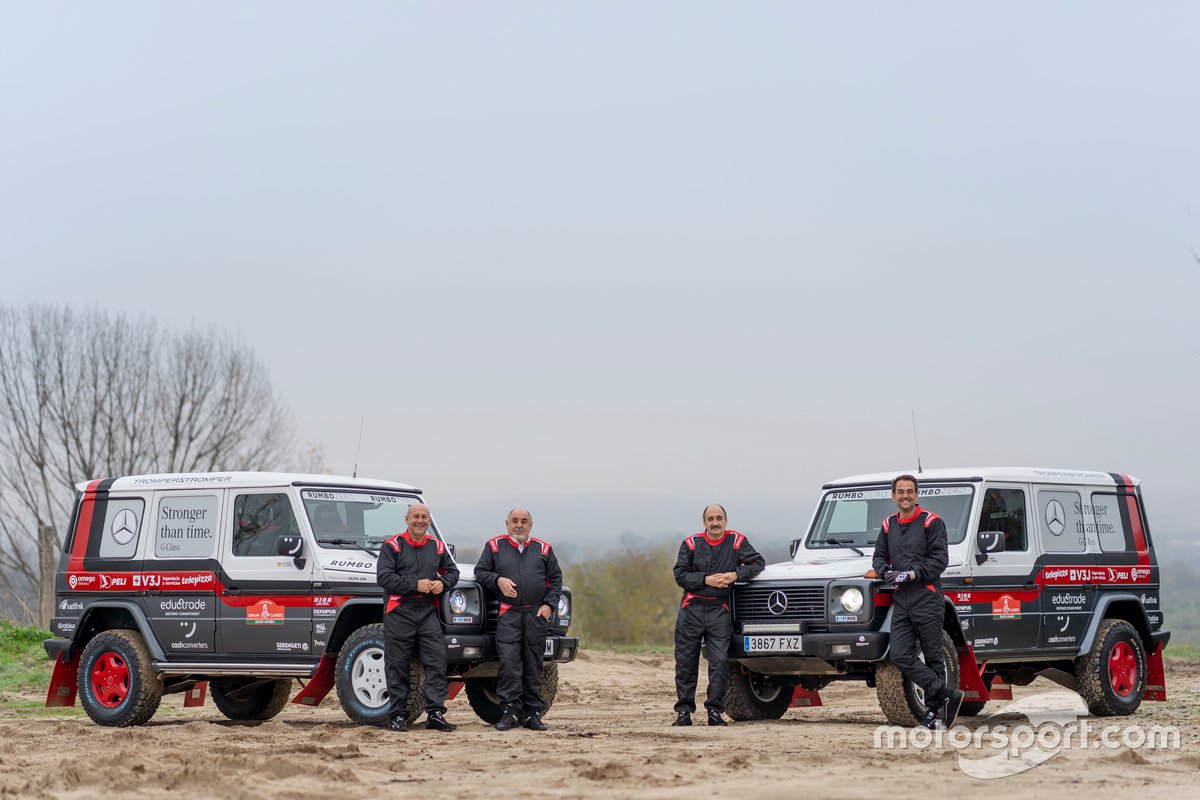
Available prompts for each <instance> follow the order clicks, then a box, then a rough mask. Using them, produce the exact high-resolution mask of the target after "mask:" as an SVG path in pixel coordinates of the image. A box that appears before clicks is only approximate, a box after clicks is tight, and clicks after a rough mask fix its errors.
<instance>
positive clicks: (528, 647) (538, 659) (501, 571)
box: [475, 508, 562, 731]
mask: <svg viewBox="0 0 1200 800" xmlns="http://www.w3.org/2000/svg"><path fill="white" fill-rule="evenodd" d="M505 524H506V526H507V527H508V533H507V534H506V535H504V536H497V537H496V538H495V539H490V540H489V541H487V542H486V543H485V544H484V545H483V552H482V553H481V554H480V556H479V563H478V564H476V565H475V580H477V581H478V582H479V583H480V584H481V585H482V586H483V587H484V588H485V589H487V590H489V591H491V592H499V594H500V618H499V620H497V622H496V650H497V651H498V654H499V656H500V674H499V675H498V676H497V678H496V692H497V694H499V695H500V703H501V705H502V706H503V711H502V712H501V715H500V721H499V722H497V723H496V730H498V731H507V730H512V729H513V728H515V727H517V726H518V725H521V724H522V720H524V725H525V727H526V728H530V729H531V730H535V731H544V730H546V724H545V723H544V722H542V709H543V707H544V704H543V703H542V657H543V655H544V654H545V652H546V630H547V626H548V625H549V623H550V616H551V615H552V614H553V613H554V608H555V606H557V605H558V598H559V597H561V596H562V570H561V569H559V566H558V557H557V556H555V555H554V551H553V550H552V549H551V548H550V545H549V544H547V543H546V542H543V541H542V540H541V539H535V538H533V537H532V536H530V535H529V533H530V531H531V530H533V515H532V514H530V513H529V512H528V511H527V510H526V509H524V508H514V509H513V510H512V511H510V512H508V518H507V519H506V521H505Z"/></svg>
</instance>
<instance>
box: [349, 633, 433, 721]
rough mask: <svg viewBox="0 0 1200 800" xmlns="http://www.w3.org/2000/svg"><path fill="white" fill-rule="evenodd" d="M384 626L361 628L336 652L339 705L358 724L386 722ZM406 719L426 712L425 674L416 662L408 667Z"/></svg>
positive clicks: (387, 702) (387, 699)
mask: <svg viewBox="0 0 1200 800" xmlns="http://www.w3.org/2000/svg"><path fill="white" fill-rule="evenodd" d="M383 651H384V634H383V623H381V622H377V623H375V624H373V625H364V626H363V627H361V628H359V629H358V630H356V631H355V632H354V633H352V634H350V638H349V639H347V640H346V643H345V644H344V645H342V651H341V652H340V653H338V660H337V669H336V670H335V671H334V675H335V679H334V683H335V684H336V686H337V696H338V702H339V703H341V706H342V710H343V711H345V712H346V716H347V717H349V718H350V719H351V721H353V722H357V723H358V724H359V725H384V724H386V723H387V721H388V705H389V702H390V700H391V696H390V695H389V694H388V690H387V675H386V674H385V673H384V670H383ZM409 670H410V672H409V691H408V708H407V709H406V713H407V714H408V720H409V721H410V722H411V721H413V720H415V719H416V718H417V717H419V716H420V715H421V714H422V713H423V712H424V710H425V692H424V687H425V672H424V670H422V669H421V664H420V662H418V661H413V662H412V664H411V665H410V667H409Z"/></svg>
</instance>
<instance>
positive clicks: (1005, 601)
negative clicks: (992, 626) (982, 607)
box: [992, 594, 1021, 619]
mask: <svg viewBox="0 0 1200 800" xmlns="http://www.w3.org/2000/svg"><path fill="white" fill-rule="evenodd" d="M1020 618H1021V604H1020V603H1019V602H1017V599H1016V598H1015V597H1013V596H1012V595H1011V594H1002V595H1000V597H999V598H998V599H996V600H994V601H992V619H1020Z"/></svg>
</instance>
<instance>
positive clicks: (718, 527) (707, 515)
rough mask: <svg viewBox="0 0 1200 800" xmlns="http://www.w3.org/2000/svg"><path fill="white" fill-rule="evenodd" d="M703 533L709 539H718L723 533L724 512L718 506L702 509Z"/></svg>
mask: <svg viewBox="0 0 1200 800" xmlns="http://www.w3.org/2000/svg"><path fill="white" fill-rule="evenodd" d="M704 532H705V533H706V534H707V535H708V538H710V539H719V538H721V536H722V535H723V534H724V533H725V512H724V511H722V510H721V507H720V506H709V507H708V508H706V509H704Z"/></svg>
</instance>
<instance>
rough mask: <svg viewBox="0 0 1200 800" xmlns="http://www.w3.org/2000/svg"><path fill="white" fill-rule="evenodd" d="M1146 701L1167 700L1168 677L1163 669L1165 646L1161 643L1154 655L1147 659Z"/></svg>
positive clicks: (1155, 649)
mask: <svg viewBox="0 0 1200 800" xmlns="http://www.w3.org/2000/svg"><path fill="white" fill-rule="evenodd" d="M1143 697H1144V698H1145V699H1146V700H1157V701H1160V702H1161V701H1165V700H1166V699H1167V676H1166V671H1165V670H1164V669H1163V646H1162V644H1161V643H1160V644H1159V645H1158V647H1156V648H1154V653H1153V654H1152V655H1151V656H1150V657H1149V658H1147V659H1146V694H1145V695H1143Z"/></svg>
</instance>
